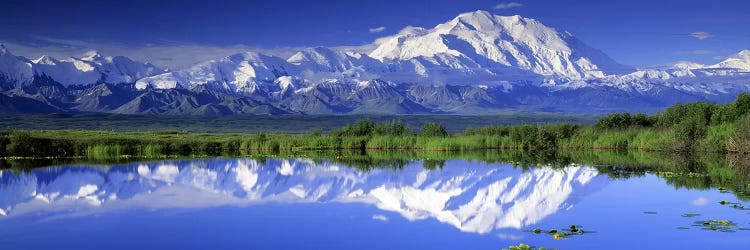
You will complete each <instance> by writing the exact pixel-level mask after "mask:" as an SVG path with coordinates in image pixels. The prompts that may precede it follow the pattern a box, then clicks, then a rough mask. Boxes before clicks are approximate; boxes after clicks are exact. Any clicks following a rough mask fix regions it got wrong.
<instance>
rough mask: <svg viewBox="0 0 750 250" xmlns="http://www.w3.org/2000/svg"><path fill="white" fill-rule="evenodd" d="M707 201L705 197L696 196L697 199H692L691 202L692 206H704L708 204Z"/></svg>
mask: <svg viewBox="0 0 750 250" xmlns="http://www.w3.org/2000/svg"><path fill="white" fill-rule="evenodd" d="M708 202H710V201H709V200H708V199H706V197H698V199H695V200H693V201H692V202H690V203H692V204H693V205H694V206H705V205H708Z"/></svg>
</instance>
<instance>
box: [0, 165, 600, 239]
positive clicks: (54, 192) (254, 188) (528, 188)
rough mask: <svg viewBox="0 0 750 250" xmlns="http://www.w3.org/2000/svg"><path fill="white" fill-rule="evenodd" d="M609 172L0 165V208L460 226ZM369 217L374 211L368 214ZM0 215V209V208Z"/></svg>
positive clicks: (481, 228)
mask: <svg viewBox="0 0 750 250" xmlns="http://www.w3.org/2000/svg"><path fill="white" fill-rule="evenodd" d="M608 182H609V178H608V177H607V176H605V175H599V173H598V171H597V170H596V169H595V168H592V167H585V166H574V165H571V166H569V167H565V168H555V169H553V168H544V167H542V168H532V169H528V170H526V171H523V170H521V169H519V168H513V167H512V166H511V165H509V164H484V163H475V162H467V161H463V160H452V161H448V162H447V163H446V164H445V167H444V168H442V169H437V170H428V169H425V168H423V167H422V164H421V163H420V162H412V163H410V164H408V165H407V166H406V167H404V168H403V169H397V170H394V169H387V168H379V169H378V168H376V169H372V170H369V171H361V170H357V169H355V168H350V167H347V166H345V165H341V164H338V163H331V162H328V161H319V162H314V161H311V160H306V159H269V160H265V161H259V160H254V159H222V158H219V159H210V160H184V161H163V162H150V163H133V164H127V165H117V166H112V167H91V166H81V165H76V166H64V167H52V168H42V169H34V170H31V171H29V172H21V173H12V172H10V171H8V170H3V171H0V215H3V216H6V217H13V216H20V215H23V214H34V213H36V214H44V213H53V212H54V213H57V214H58V215H59V214H60V213H62V214H66V215H72V216H75V215H88V214H95V213H102V212H106V211H110V210H118V209H129V208H157V209H158V208H201V207H212V206H222V205H233V206H248V205H254V204H262V203H268V202H281V203H290V204H292V203H311V202H316V203H324V204H327V203H364V204H372V205H374V206H376V207H377V208H378V209H380V210H384V211H392V212H396V213H398V214H400V215H402V216H403V217H405V218H406V219H408V220H412V221H414V220H424V219H435V220H438V221H440V222H442V223H446V224H450V225H452V226H454V227H456V228H458V229H460V230H461V231H464V232H473V233H481V234H485V233H490V232H493V231H495V230H498V229H502V228H515V229H520V228H526V227H528V226H530V225H534V224H535V223H537V222H539V221H540V220H542V219H544V218H546V217H548V216H550V215H553V214H555V213H557V212H560V211H561V210H566V209H569V208H571V207H572V206H573V205H575V203H576V202H577V201H578V200H580V198H582V197H583V196H585V195H587V194H588V193H591V192H594V191H597V190H599V189H601V188H602V187H603V186H604V185H606V184H607V183H608ZM373 216H374V217H377V215H373ZM0 219H1V218H0Z"/></svg>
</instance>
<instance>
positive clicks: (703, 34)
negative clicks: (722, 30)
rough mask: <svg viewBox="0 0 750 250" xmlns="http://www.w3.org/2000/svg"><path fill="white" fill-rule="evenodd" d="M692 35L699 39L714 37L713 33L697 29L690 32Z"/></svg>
mask: <svg viewBox="0 0 750 250" xmlns="http://www.w3.org/2000/svg"><path fill="white" fill-rule="evenodd" d="M690 36H692V37H695V38H698V39H699V40H705V39H708V38H710V37H712V36H713V35H711V33H708V32H705V31H696V32H693V33H690Z"/></svg>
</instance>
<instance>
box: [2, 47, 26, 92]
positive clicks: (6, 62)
mask: <svg viewBox="0 0 750 250" xmlns="http://www.w3.org/2000/svg"><path fill="white" fill-rule="evenodd" d="M33 76H34V70H33V69H32V62H31V61H29V60H28V59H26V58H23V57H19V56H16V55H13V54H12V53H10V51H8V49H6V48H5V46H4V45H2V44H0V87H2V88H3V89H10V88H13V87H15V86H20V85H23V84H27V83H29V82H31V79H32V77H33Z"/></svg>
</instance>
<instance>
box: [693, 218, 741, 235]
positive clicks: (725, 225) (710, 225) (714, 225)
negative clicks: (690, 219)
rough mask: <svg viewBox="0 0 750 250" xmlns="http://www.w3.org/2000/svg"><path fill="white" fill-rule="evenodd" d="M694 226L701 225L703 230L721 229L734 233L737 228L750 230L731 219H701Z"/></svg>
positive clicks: (721, 230)
mask: <svg viewBox="0 0 750 250" xmlns="http://www.w3.org/2000/svg"><path fill="white" fill-rule="evenodd" d="M693 226H694V227H700V228H702V229H703V230H710V231H719V232H724V233H734V232H736V231H735V230H750V229H747V228H741V227H739V226H738V225H737V224H736V223H734V222H732V221H730V220H700V221H696V222H695V223H693Z"/></svg>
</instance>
